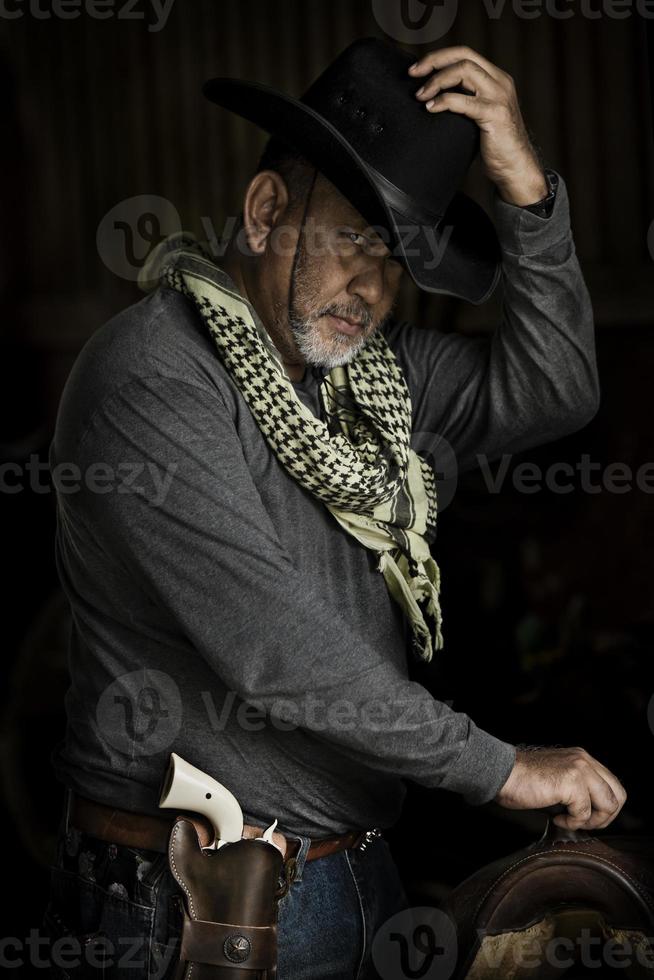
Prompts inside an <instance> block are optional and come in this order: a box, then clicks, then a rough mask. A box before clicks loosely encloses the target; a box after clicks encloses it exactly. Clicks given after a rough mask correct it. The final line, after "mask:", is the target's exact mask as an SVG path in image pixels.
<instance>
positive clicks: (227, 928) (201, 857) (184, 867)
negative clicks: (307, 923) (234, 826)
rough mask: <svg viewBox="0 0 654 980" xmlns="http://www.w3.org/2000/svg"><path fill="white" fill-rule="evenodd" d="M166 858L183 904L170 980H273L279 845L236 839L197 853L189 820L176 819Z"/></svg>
mask: <svg viewBox="0 0 654 980" xmlns="http://www.w3.org/2000/svg"><path fill="white" fill-rule="evenodd" d="M168 863H169V865H170V870H171V872H172V874H173V876H174V878H175V880H176V881H177V883H178V885H179V887H180V889H181V891H182V894H183V907H184V917H183V926H182V935H181V946H180V960H179V968H178V971H177V974H176V980H188V978H189V977H190V976H192V978H193V980H235V978H237V977H238V978H242V980H255V978H257V980H275V978H276V976H277V905H278V901H277V899H278V896H277V893H278V888H279V879H280V876H281V874H282V868H283V857H282V854H281V852H280V851H279V849H278V848H277V847H275V845H274V844H269V843H267V842H266V841H263V840H256V839H245V838H242V839H241V840H239V841H234V842H233V843H227V844H223V845H222V846H221V847H220V848H218V849H214V850H211V849H208V848H205V849H204V850H203V849H202V847H201V844H200V836H199V833H198V828H197V827H196V825H195V823H194V821H193V819H192V818H191V817H187V816H180V817H178V818H177V819H176V820H175V822H174V823H173V827H172V830H171V834H170V838H169V843H168ZM235 971H237V972H235Z"/></svg>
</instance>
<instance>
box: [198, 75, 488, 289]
mask: <svg viewBox="0 0 654 980" xmlns="http://www.w3.org/2000/svg"><path fill="white" fill-rule="evenodd" d="M202 91H203V94H204V95H205V96H206V98H208V99H209V100H210V101H211V102H214V103H215V104H216V105H220V106H222V107H223V108H225V109H229V110H230V111H231V112H235V113H236V114H237V115H240V116H242V117H243V118H244V119H248V120H249V121H250V122H253V123H255V124H256V125H258V126H260V127H261V128H262V129H264V130H265V131H267V132H268V133H271V134H273V133H274V134H275V135H276V136H278V137H279V138H280V139H282V140H283V141H284V143H286V144H288V145H289V146H291V147H292V148H293V149H295V150H296V151H297V152H298V153H300V154H301V155H302V156H304V157H305V158H306V159H308V160H309V161H310V162H311V163H313V165H314V166H315V167H316V168H317V169H318V170H320V172H321V173H323V174H324V175H325V176H326V177H327V178H328V179H329V180H330V181H331V183H332V184H334V186H335V187H336V188H337V189H338V190H339V191H340V192H341V193H342V194H343V195H344V196H345V197H346V198H347V199H348V200H349V201H350V203H351V204H352V205H353V206H354V207H355V208H356V209H357V211H359V213H360V214H361V215H362V216H363V217H364V218H365V219H366V220H367V221H368V222H369V223H370V224H371V225H374V226H381V227H382V228H384V229H386V230H387V231H388V233H389V235H390V236H391V242H390V243H389V247H390V246H391V245H392V246H393V248H392V251H393V252H394V254H395V255H396V257H397V259H398V260H399V261H400V262H401V263H402V265H403V266H404V268H405V269H406V270H407V272H408V273H409V274H410V276H411V278H412V279H413V280H414V282H415V283H416V285H417V286H419V287H420V289H424V290H426V291H427V292H432V293H445V294H447V295H450V296H456V297H459V298H460V299H465V300H467V301H468V302H471V303H474V304H480V303H483V302H484V301H485V300H487V299H488V298H489V296H490V295H491V294H492V292H493V291H494V289H495V287H496V285H497V283H498V281H499V278H500V272H501V266H500V249H499V243H498V241H497V236H496V233H495V228H494V227H493V224H492V222H491V220H490V218H489V217H488V215H487V214H486V212H485V211H484V209H483V208H482V207H481V206H480V205H479V204H477V202H476V201H474V200H473V199H472V198H471V197H469V196H468V195H467V194H464V193H463V192H462V191H457V192H456V194H455V195H454V197H453V198H452V200H451V202H450V204H449V206H448V207H447V209H446V210H445V213H444V214H443V216H442V217H441V219H440V221H439V220H438V219H435V220H434V222H433V223H428V224H426V223H424V222H420V223H417V222H416V221H415V220H414V219H411V218H409V217H406V216H405V215H404V214H403V213H402V212H401V210H399V208H398V207H397V200H396V198H394V197H392V196H389V195H388V193H387V191H386V190H385V188H384V186H383V182H382V181H381V180H380V179H379V177H378V176H376V175H375V172H374V171H373V170H372V168H370V167H369V166H368V165H367V164H366V162H365V160H364V159H363V158H362V157H361V156H360V155H359V154H358V153H357V151H356V150H355V149H354V147H353V146H352V145H351V143H350V142H349V141H348V140H346V139H345V137H344V136H342V135H341V133H340V132H339V131H338V130H337V129H336V127H335V126H333V125H332V123H331V122H330V121H329V120H328V119H325V117H324V116H322V115H320V113H318V112H316V111H315V110H314V109H312V108H311V107H310V106H308V105H306V104H305V103H303V102H302V101H300V100H298V99H295V98H293V97H292V96H289V95H286V94H285V93H284V92H279V91H277V90H276V89H273V88H271V87H270V86H267V85H263V84H261V83H259V82H250V81H244V80H242V79H235V78H227V77H225V78H212V79H210V80H209V81H207V82H205V84H204V85H203V87H202Z"/></svg>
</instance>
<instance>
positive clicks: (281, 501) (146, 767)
mask: <svg viewBox="0 0 654 980" xmlns="http://www.w3.org/2000/svg"><path fill="white" fill-rule="evenodd" d="M494 217H495V222H496V227H497V229H498V234H499V236H500V241H501V244H502V250H503V281H504V313H503V319H502V323H501V325H500V326H499V327H498V328H497V330H496V331H495V333H494V334H493V336H492V337H491V338H489V339H482V338H476V339H471V338H466V337H463V336H460V335H455V334H443V333H441V332H439V331H438V330H436V329H432V328H430V329H419V328H417V327H416V326H414V325H413V324H410V323H406V322H403V323H400V322H397V321H395V322H392V323H391V324H390V325H389V326H388V327H387V329H386V336H387V338H388V340H389V343H390V344H391V346H392V348H393V350H394V351H395V354H396V356H397V358H398V359H399V362H400V364H401V366H402V368H403V369H404V372H405V376H406V379H407V384H408V386H409V390H410V393H411V398H412V404H413V424H414V431H415V432H420V433H423V434H424V433H425V432H431V433H435V434H437V435H439V436H442V437H444V438H445V439H446V440H447V441H448V442H449V444H450V445H451V446H452V447H453V449H454V452H455V453H456V456H457V459H458V463H459V467H460V468H461V469H466V468H469V467H470V466H472V465H474V464H475V455H476V454H478V453H485V454H487V455H488V456H489V457H493V456H496V455H498V454H500V453H503V452H512V451H516V450H519V449H521V448H524V447H527V446H529V445H534V444H538V443H542V442H544V441H547V440H551V439H553V438H556V437H558V436H560V435H563V434H564V433H567V432H570V431H573V430H575V429H577V428H579V427H580V426H582V425H583V424H584V423H585V422H586V421H588V419H589V418H590V417H591V416H592V415H593V414H594V412H595V411H596V407H597V398H598V395H597V391H598V384H597V374H596V365H595V350H594V337H593V319H592V310H591V305H590V300H589V296H588V292H587V290H586V287H585V284H584V281H583V278H582V275H581V272H580V269H579V265H578V262H577V258H576V255H575V250H574V244H573V239H572V235H571V229H570V223H569V209H568V199H567V191H566V186H565V183H564V182H563V180H561V182H560V184H559V190H558V193H557V198H556V203H555V207H554V211H553V213H552V215H551V217H549V218H540V217H538V216H536V215H534V214H531V213H529V212H527V211H524V210H523V209H521V208H518V207H514V206H512V205H509V204H506V203H505V202H503V201H502V200H501V199H500V198H499V197H498V196H497V195H495V198H494ZM253 315H256V314H253ZM319 382H320V372H316V371H312V370H308V371H307V372H306V374H305V378H304V380H303V381H302V382H296V383H295V390H296V391H297V393H298V395H299V396H300V397H301V398H302V399H303V400H304V401H305V403H306V404H307V405H308V406H309V407H310V408H312V410H313V411H314V413H316V414H319V412H320V406H319V399H318V385H319ZM416 448H418V451H420V447H416ZM50 464H51V469H52V472H53V477H54V479H55V484H56V485H57V504H58V521H57V535H56V559H57V566H58V571H59V575H60V578H61V582H62V585H63V587H64V589H65V591H66V593H67V595H68V597H69V600H70V604H71V608H72V614H73V625H72V631H71V638H70V669H71V675H72V683H71V687H70V690H69V692H68V695H67V703H66V707H67V714H68V728H67V735H66V739H65V741H64V742H63V743H62V744H61V745H58V746H57V747H56V749H55V751H54V754H53V761H54V764H55V769H56V772H57V773H58V775H59V777H60V778H61V779H62V781H63V782H64V783H66V784H67V785H68V786H70V787H72V788H74V789H76V790H77V791H78V792H80V793H82V794H83V795H86V796H88V797H91V798H93V799H97V800H100V801H102V802H106V803H110V804H114V805H119V806H122V807H124V808H126V809H134V810H140V811H145V812H152V813H155V812H158V811H157V801H158V791H159V786H160V783H161V779H162V776H163V773H164V770H165V767H166V764H167V761H168V757H169V753H170V752H171V751H175V752H177V753H178V754H180V755H181V756H182V757H184V758H186V759H187V760H188V761H190V762H192V763H193V764H194V765H196V766H198V767H200V768H201V769H203V770H205V771H206V772H208V773H209V774H210V775H212V776H214V777H215V778H217V779H218V780H220V782H222V783H223V784H224V785H225V786H227V787H228V788H229V789H230V790H231V791H232V792H233V793H234V794H235V795H236V797H237V799H238V800H239V802H240V803H241V806H242V808H243V811H244V815H245V819H246V820H247V821H249V822H253V823H254V822H256V823H259V824H262V825H267V824H268V823H269V822H271V821H272V820H273V819H274V818H275V817H277V818H278V819H279V827H280V829H281V830H282V831H286V832H291V833H299V834H306V835H310V836H324V835H328V834H332V833H339V832H342V831H345V830H346V829H349V828H352V827H366V828H368V827H373V826H379V827H388V826H391V825H392V824H393V823H394V822H395V821H396V820H397V818H398V816H399V814H400V811H401V806H402V802H403V799H404V794H405V791H406V787H405V784H404V781H403V780H404V779H411V780H415V781H416V782H418V783H421V784H423V785H425V786H428V787H441V788H444V789H447V790H451V791H454V792H458V793H462V794H464V796H465V797H466V799H467V800H468V801H469V802H471V803H475V804H477V803H483V802H485V801H487V800H490V799H492V798H493V796H494V795H495V794H496V793H497V791H498V790H499V789H500V787H501V786H502V784H503V783H504V781H505V780H506V778H507V777H508V775H509V773H510V771H511V768H512V766H513V763H514V759H515V749H514V747H513V746H512V745H510V744H508V743H505V742H503V741H501V740H498V739H497V738H495V737H493V736H492V735H491V734H489V733H487V732H484V731H482V730H481V729H480V728H478V727H477V726H476V725H475V724H474V722H473V721H472V720H471V719H470V718H469V717H468V716H467V715H465V714H464V713H461V712H456V711H454V710H452V709H451V708H450V707H448V706H447V705H446V704H443V703H441V702H440V701H438V700H436V699H434V697H432V695H431V694H430V693H429V692H428V691H427V690H426V689H425V688H424V687H422V686H421V685H420V684H418V683H416V682H414V681H411V680H409V678H408V672H407V659H406V658H407V649H408V647H407V634H406V628H405V624H404V622H403V619H402V614H401V612H400V610H399V607H398V606H397V605H396V604H395V602H394V601H393V600H392V598H391V597H390V595H389V593H388V590H387V587H386V585H385V583H384V580H383V577H382V575H381V573H380V572H379V571H377V570H376V568H375V563H376V562H375V555H374V553H373V552H371V551H369V550H368V549H366V548H364V547H363V546H361V545H360V544H359V543H358V542H357V541H356V540H355V539H354V538H352V537H351V536H350V535H347V534H346V533H345V532H344V531H343V530H342V529H341V528H340V526H339V525H338V524H337V522H336V521H334V519H333V518H332V516H331V515H330V513H329V512H328V510H327V509H326V508H325V507H324V506H323V505H322V504H321V503H320V502H319V501H318V500H316V499H315V498H314V497H312V496H311V495H310V494H309V493H308V492H307V491H305V490H304V489H303V488H302V487H300V486H299V485H298V484H297V483H296V482H295V481H294V480H293V479H292V478H291V477H290V476H289V475H288V474H287V473H286V471H285V470H284V469H283V468H282V466H281V465H280V464H279V463H278V461H277V459H276V457H275V456H274V455H273V453H272V452H271V450H270V449H269V447H268V444H267V443H266V441H265V439H264V437H263V435H262V434H261V432H260V430H259V428H258V427H257V425H256V423H255V420H254V418H253V416H252V415H251V413H250V411H249V409H248V407H247V404H246V402H245V401H244V399H243V397H242V396H241V394H240V392H239V390H238V388H237V387H236V386H235V384H234V383H233V382H232V380H231V378H230V376H229V374H228V372H227V371H226V370H225V368H224V367H223V365H222V363H221V362H220V360H219V358H218V356H217V352H216V350H215V347H214V345H213V342H212V340H211V339H210V337H209V336H208V334H207V332H206V329H205V328H204V325H203V323H202V321H201V320H200V319H199V317H198V316H197V314H196V313H195V311H194V309H193V307H192V306H191V305H190V303H189V302H188V301H187V300H186V299H185V298H184V297H183V296H181V295H180V294H179V293H177V292H174V291H172V290H169V289H161V288H159V289H157V290H156V291H155V292H154V293H152V294H150V295H148V296H147V297H146V298H144V299H142V300H141V301H140V302H138V303H136V304H134V305H133V306H131V307H129V308H128V309H126V310H124V311H123V312H121V313H120V314H118V316H116V317H114V318H113V319H112V320H111V321H109V322H108V323H107V324H105V325H104V326H103V327H102V328H100V329H99V330H98V331H97V332H96V333H95V334H94V335H93V337H91V339H90V340H89V341H88V342H87V344H86V345H85V347H84V349H83V350H82V352H81V353H80V355H79V357H78V359H77V361H76V363H75V365H74V367H73V370H72V372H71V374H70V377H69V379H68V381H67V384H66V387H65V390H64V393H63V396H62V399H61V404H60V408H59V414H58V418H57V426H56V431H55V436H54V439H53V441H52V445H51V451H50ZM63 464H72V467H73V468H71V466H70V465H69V466H68V467H64V466H63ZM75 467H76V468H77V469H75ZM436 557H437V555H436ZM443 574H444V575H447V568H445V569H443Z"/></svg>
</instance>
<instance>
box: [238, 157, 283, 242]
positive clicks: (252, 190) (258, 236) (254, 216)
mask: <svg viewBox="0 0 654 980" xmlns="http://www.w3.org/2000/svg"><path fill="white" fill-rule="evenodd" d="M288 202H289V194H288V189H287V187H286V183H285V181H284V178H283V177H282V176H281V174H278V173H277V172H276V171H275V170H262V171H261V172H260V173H258V174H255V175H254V177H253V178H252V180H251V181H250V183H249V184H248V186H247V190H246V192H245V198H244V201H243V232H244V234H245V238H246V241H247V244H248V247H249V249H250V252H251V254H252V255H262V254H263V252H264V251H265V249H266V243H267V241H268V238H269V236H270V234H271V232H272V230H273V229H274V227H275V225H276V224H277V223H278V222H279V220H280V219H281V217H282V216H283V215H284V213H285V212H286V209H287V207H288Z"/></svg>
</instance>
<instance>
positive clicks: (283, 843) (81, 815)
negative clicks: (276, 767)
mask: <svg viewBox="0 0 654 980" xmlns="http://www.w3.org/2000/svg"><path fill="white" fill-rule="evenodd" d="M181 812H184V811H180V813H181ZM189 816H192V817H193V821H194V823H195V826H196V828H197V829H198V830H199V832H200V844H201V845H202V847H208V846H209V844H211V843H212V841H213V839H214V836H215V835H214V831H213V827H212V826H211V824H210V823H209V821H208V820H206V818H205V817H202V816H201V815H199V814H197V813H192V814H191V813H189ZM174 819H175V816H174V815H173V814H172V813H171V815H170V816H169V817H164V816H163V815H162V816H160V817H158V816H151V815H150V814H146V813H134V812H133V811H131V810H119V809H117V808H116V807H111V806H107V805H105V804H104V803H97V802H96V801H95V800H89V799H87V798H86V797H83V796H79V795H78V794H77V793H71V794H70V801H69V809H68V824H69V825H70V826H71V827H74V828H75V829H76V830H79V831H81V832H82V833H85V834H89V835H90V836H91V837H96V838H98V839H99V840H103V841H107V842H108V843H110V844H120V845H124V846H126V847H138V848H144V849H145V850H148V851H159V852H160V853H162V854H165V853H166V851H167V850H168V838H169V836H170V831H171V829H172V825H173V821H174ZM264 830H265V828H264V827H254V826H252V825H251V824H244V825H243V837H247V838H251V837H261V836H262V834H263V832H264ZM371 834H375V835H377V836H379V835H380V831H379V830H377V829H376V828H375V830H374V831H370V830H368V831H366V830H351V831H348V833H346V834H341V835H338V836H333V837H321V838H316V839H314V840H312V842H311V845H310V847H309V850H308V852H307V856H306V860H307V861H315V860H316V858H320V857H326V856H327V855H328V854H333V853H334V852H335V851H343V850H347V849H350V848H356V847H359V846H360V845H361V844H363V847H364V848H365V845H366V843H367V842H368V841H369V840H370V837H371ZM273 841H274V843H275V844H277V846H278V847H279V848H280V849H281V851H282V854H283V856H284V860H285V861H288V860H289V859H290V858H293V857H295V856H296V855H297V853H298V851H299V849H300V841H299V840H297V838H295V839H294V838H292V837H285V836H284V834H282V833H280V832H279V831H274V832H273Z"/></svg>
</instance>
